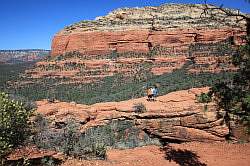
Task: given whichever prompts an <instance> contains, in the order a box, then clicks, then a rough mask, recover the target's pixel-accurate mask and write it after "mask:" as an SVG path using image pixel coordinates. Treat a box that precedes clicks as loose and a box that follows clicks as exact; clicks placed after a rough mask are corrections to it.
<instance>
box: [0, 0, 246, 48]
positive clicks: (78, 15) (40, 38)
mask: <svg viewBox="0 0 250 166" xmlns="http://www.w3.org/2000/svg"><path fill="white" fill-rule="evenodd" d="M207 1H208V3H211V4H217V5H220V4H224V6H225V7H230V8H236V9H240V10H241V11H242V12H245V13H250V3H247V2H245V0H207ZM203 2H204V1H203V0H0V50H1V49H28V48H40V49H50V45H51V40H52V38H53V35H54V34H55V33H56V32H57V31H59V30H60V29H62V28H64V27H65V26H66V25H70V24H73V23H75V22H78V21H81V20H86V19H87V20H93V19H94V18H95V17H97V16H103V15H106V14H107V13H108V12H110V11H112V10H114V9H116V8H121V7H136V6H138V7H142V6H159V5H161V4H164V3H203Z"/></svg>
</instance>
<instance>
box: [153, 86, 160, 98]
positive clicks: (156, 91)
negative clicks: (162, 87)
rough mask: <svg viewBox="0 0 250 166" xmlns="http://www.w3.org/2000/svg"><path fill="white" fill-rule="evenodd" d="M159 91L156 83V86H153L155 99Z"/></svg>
mask: <svg viewBox="0 0 250 166" xmlns="http://www.w3.org/2000/svg"><path fill="white" fill-rule="evenodd" d="M158 93H159V90H158V85H155V86H154V87H153V88H152V94H153V97H152V99H153V101H155V100H156V97H157V95H158Z"/></svg>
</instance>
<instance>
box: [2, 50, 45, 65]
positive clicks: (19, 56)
mask: <svg viewBox="0 0 250 166" xmlns="http://www.w3.org/2000/svg"><path fill="white" fill-rule="evenodd" d="M49 54H50V50H43V49H21V50H0V64H4V63H8V64H13V63H14V64H15V63H24V62H34V61H38V60H42V59H43V58H44V57H46V56H48V55H49Z"/></svg>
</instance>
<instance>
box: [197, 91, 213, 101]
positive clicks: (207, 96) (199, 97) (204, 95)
mask: <svg viewBox="0 0 250 166" xmlns="http://www.w3.org/2000/svg"><path fill="white" fill-rule="evenodd" d="M196 100H197V101H198V102H199V103H209V102H211V101H212V97H211V95H210V94H208V93H203V92H202V93H201V94H200V95H196Z"/></svg>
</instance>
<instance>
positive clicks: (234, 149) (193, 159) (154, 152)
mask: <svg viewBox="0 0 250 166" xmlns="http://www.w3.org/2000/svg"><path fill="white" fill-rule="evenodd" d="M170 147H171V149H172V150H170V152H169V153H168V154H169V155H168V157H169V158H168V159H167V155H166V151H165V150H163V149H161V148H160V147H157V146H146V147H139V148H135V149H126V150H109V151H108V157H107V160H105V161H102V160H94V161H87V160H76V159H70V160H67V161H66V162H65V163H64V164H62V165H63V166H94V165H98V166H177V165H181V166H190V165H193V166H206V165H207V166H248V165H249V162H250V143H248V144H229V143H211V144H208V143H198V142H192V143H185V144H170ZM170 159H171V160H170Z"/></svg>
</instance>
